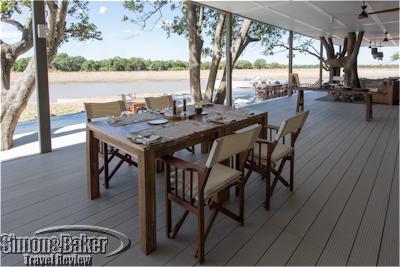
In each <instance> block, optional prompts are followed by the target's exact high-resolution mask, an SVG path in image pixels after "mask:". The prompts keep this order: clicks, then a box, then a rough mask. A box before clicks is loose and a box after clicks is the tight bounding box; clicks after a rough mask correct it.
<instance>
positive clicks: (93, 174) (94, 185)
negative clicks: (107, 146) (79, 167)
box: [86, 130, 100, 199]
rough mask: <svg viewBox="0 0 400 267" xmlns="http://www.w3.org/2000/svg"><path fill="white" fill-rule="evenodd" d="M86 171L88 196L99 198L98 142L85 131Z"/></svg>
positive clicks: (90, 132)
mask: <svg viewBox="0 0 400 267" xmlns="http://www.w3.org/2000/svg"><path fill="white" fill-rule="evenodd" d="M86 169H87V170H86V172H87V173H86V175H87V184H88V186H87V188H88V195H89V198H90V199H95V198H97V197H99V196H100V181H99V140H98V139H96V138H95V137H94V136H93V132H92V131H90V130H86Z"/></svg>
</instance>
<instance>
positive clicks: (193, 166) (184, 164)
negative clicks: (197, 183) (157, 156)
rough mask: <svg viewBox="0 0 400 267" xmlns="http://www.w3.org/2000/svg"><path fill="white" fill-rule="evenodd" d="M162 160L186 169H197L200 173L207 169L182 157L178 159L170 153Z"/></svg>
mask: <svg viewBox="0 0 400 267" xmlns="http://www.w3.org/2000/svg"><path fill="white" fill-rule="evenodd" d="M162 160H163V161H164V162H165V163H167V164H168V165H173V166H175V167H177V168H179V169H182V170H185V171H195V172H198V173H203V172H204V171H205V169H206V168H204V167H201V166H199V165H196V164H193V163H192V162H188V161H184V160H182V159H178V158H175V157H173V156H170V155H168V156H164V157H162Z"/></svg>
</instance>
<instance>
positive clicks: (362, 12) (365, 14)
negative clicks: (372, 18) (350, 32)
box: [358, 1, 368, 19]
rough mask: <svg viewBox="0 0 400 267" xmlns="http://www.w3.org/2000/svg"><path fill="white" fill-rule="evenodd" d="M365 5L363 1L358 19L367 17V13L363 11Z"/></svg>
mask: <svg viewBox="0 0 400 267" xmlns="http://www.w3.org/2000/svg"><path fill="white" fill-rule="evenodd" d="M367 7H368V6H366V5H365V1H363V4H362V6H361V8H362V11H361V13H360V15H358V19H367V18H368V13H367V12H366V11H365V9H366V8H367Z"/></svg>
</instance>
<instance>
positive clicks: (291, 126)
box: [274, 111, 309, 141]
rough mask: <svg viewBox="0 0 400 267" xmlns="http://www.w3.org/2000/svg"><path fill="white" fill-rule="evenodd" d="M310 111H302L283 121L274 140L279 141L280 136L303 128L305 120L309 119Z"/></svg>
mask: <svg viewBox="0 0 400 267" xmlns="http://www.w3.org/2000/svg"><path fill="white" fill-rule="evenodd" d="M308 113H309V111H305V112H302V113H300V114H297V115H295V116H293V117H291V118H289V119H286V120H284V121H283V122H282V124H281V126H280V127H279V130H278V133H277V134H276V136H275V140H274V141H279V139H280V138H282V137H284V136H286V135H288V134H289V133H292V132H294V131H296V130H297V129H301V128H303V125H304V122H305V121H306V119H307V116H308Z"/></svg>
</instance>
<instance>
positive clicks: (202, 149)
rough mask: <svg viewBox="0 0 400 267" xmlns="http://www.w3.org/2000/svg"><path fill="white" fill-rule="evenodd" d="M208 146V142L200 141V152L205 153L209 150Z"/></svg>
mask: <svg viewBox="0 0 400 267" xmlns="http://www.w3.org/2000/svg"><path fill="white" fill-rule="evenodd" d="M209 148H210V143H209V142H205V143H201V153H202V154H206V153H208V152H209V150H210V149H209Z"/></svg>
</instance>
